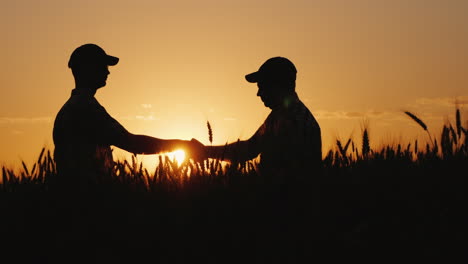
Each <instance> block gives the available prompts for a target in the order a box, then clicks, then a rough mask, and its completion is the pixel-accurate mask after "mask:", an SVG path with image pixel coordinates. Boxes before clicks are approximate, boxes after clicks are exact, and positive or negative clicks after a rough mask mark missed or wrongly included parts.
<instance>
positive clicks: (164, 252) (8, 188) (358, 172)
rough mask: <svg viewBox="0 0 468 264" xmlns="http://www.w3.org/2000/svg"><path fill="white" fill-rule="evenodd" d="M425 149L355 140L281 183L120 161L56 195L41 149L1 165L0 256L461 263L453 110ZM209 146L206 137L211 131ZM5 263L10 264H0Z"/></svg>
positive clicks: (209, 166)
mask: <svg viewBox="0 0 468 264" xmlns="http://www.w3.org/2000/svg"><path fill="white" fill-rule="evenodd" d="M405 114H406V115H407V116H408V117H409V118H411V119H412V120H414V121H415V122H417V123H418V124H419V125H420V126H421V128H422V129H423V130H425V131H426V132H427V133H428V140H427V142H424V143H422V142H418V141H414V142H413V143H410V144H407V145H406V144H405V145H401V144H393V145H388V146H384V147H381V148H379V149H372V148H371V147H370V145H371V144H370V139H371V135H370V134H369V131H368V128H364V129H363V131H362V135H361V136H362V144H361V145H360V146H358V145H357V144H355V140H354V139H352V138H349V139H347V140H346V141H343V142H341V141H340V140H337V142H336V147H335V148H334V149H330V150H329V151H328V152H327V153H326V155H325V158H324V159H323V162H322V168H321V170H319V171H304V172H303V174H304V175H302V177H300V179H301V180H300V181H296V182H294V183H291V184H287V185H278V184H277V183H275V182H274V181H271V179H270V178H269V177H268V175H263V174H262V173H259V171H258V169H257V163H256V162H255V161H249V162H245V163H241V164H228V165H227V166H222V165H221V162H220V161H219V160H216V159H212V160H209V161H204V162H202V163H196V162H193V161H191V160H186V161H184V162H183V163H182V164H180V165H179V164H176V163H175V162H174V161H172V160H171V159H169V158H167V157H165V156H163V155H161V156H159V162H158V166H157V167H156V169H155V170H154V171H151V172H149V171H148V170H147V169H145V168H144V166H143V164H142V163H140V162H138V161H137V158H136V157H133V159H132V161H130V162H128V161H125V160H122V161H116V162H115V166H114V168H113V174H112V175H113V177H112V181H111V182H108V183H106V185H105V186H94V187H95V188H93V189H92V190H90V191H89V192H85V193H75V192H72V191H70V190H67V189H64V190H60V191H51V189H50V186H49V185H48V179H50V178H51V177H54V176H55V175H56V169H55V163H54V160H53V157H52V155H51V152H50V150H47V149H45V148H44V149H42V151H41V153H40V155H39V157H38V159H37V162H36V163H34V164H33V165H32V166H28V165H27V164H25V163H24V162H23V163H22V164H21V168H20V170H19V172H18V171H17V170H16V171H15V170H13V169H12V168H6V167H2V181H1V184H0V190H1V191H0V212H1V217H0V226H1V227H2V231H0V234H1V237H2V240H3V241H4V242H6V243H3V244H4V246H3V247H2V254H1V257H2V258H3V259H5V260H6V259H7V258H10V257H11V258H13V259H15V260H21V261H26V262H28V263H140V262H145V263H147V261H146V260H147V259H149V260H151V261H150V262H151V263H153V262H154V263H187V262H192V261H203V262H205V263H206V262H210V263H245V262H249V263H250V262H252V263H253V262H254V263H310V262H312V261H319V260H320V259H322V258H326V259H327V260H330V261H333V262H334V261H346V260H361V261H363V260H370V261H373V262H378V263H379V262H382V261H387V260H388V261H400V262H401V260H402V259H404V260H405V261H404V262H422V261H427V260H431V261H434V260H438V261H440V262H442V261H443V262H447V263H455V262H456V261H458V260H460V258H464V256H465V246H464V243H463V241H465V234H464V231H463V230H464V225H465V223H464V220H463V219H465V218H464V210H463V209H464V208H465V206H466V204H465V202H464V195H465V192H466V184H465V182H466V179H465V178H466V175H468V135H467V129H466V128H465V127H463V126H462V121H461V117H460V111H459V110H458V109H457V111H456V124H455V125H452V124H450V123H447V124H446V125H445V126H444V127H443V130H442V131H441V133H440V135H439V136H434V134H431V133H430V130H429V129H428V127H427V126H426V124H425V123H424V122H423V121H422V120H421V119H419V118H418V117H417V116H416V115H414V114H412V113H410V112H405ZM207 125H208V130H209V137H210V140H211V139H212V133H213V131H212V130H211V127H210V125H209V123H207ZM5 263H9V262H5Z"/></svg>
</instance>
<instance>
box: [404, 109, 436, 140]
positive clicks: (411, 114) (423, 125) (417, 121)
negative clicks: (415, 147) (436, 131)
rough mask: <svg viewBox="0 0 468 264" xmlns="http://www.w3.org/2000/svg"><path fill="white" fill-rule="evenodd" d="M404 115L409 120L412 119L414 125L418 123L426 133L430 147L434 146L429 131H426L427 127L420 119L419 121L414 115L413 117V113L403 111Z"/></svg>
mask: <svg viewBox="0 0 468 264" xmlns="http://www.w3.org/2000/svg"><path fill="white" fill-rule="evenodd" d="M405 114H407V115H408V116H409V117H411V119H413V120H414V121H415V122H416V123H418V124H419V125H420V126H421V127H422V128H423V129H424V130H425V131H426V132H427V134H428V135H429V140H430V141H431V143H432V145H433V146H434V142H432V137H431V134H430V133H429V130H427V125H426V124H425V123H424V122H423V121H422V120H421V119H419V118H418V117H417V116H416V115H414V114H413V113H411V112H409V111H405Z"/></svg>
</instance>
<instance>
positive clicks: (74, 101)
mask: <svg viewBox="0 0 468 264" xmlns="http://www.w3.org/2000/svg"><path fill="white" fill-rule="evenodd" d="M126 134H128V132H127V130H126V129H125V128H124V127H123V126H122V125H121V124H119V122H117V120H115V119H114V118H112V117H111V116H110V115H109V114H108V113H107V111H106V109H105V108H104V107H102V106H101V105H100V104H99V102H98V101H97V100H96V98H94V93H92V92H91V91H86V90H79V89H74V90H73V91H72V94H71V97H70V99H68V101H67V102H66V103H65V104H64V105H63V107H62V108H61V109H60V111H59V112H58V114H57V117H56V119H55V123H54V130H53V139H54V144H55V150H54V159H55V161H56V164H57V170H58V173H59V174H63V175H65V176H66V177H67V178H69V176H70V177H72V175H77V176H79V177H81V178H82V180H86V181H92V182H94V181H96V180H98V181H99V180H100V177H105V175H108V172H109V169H111V168H112V167H113V158H112V150H111V148H110V145H112V144H113V143H115V142H118V141H119V139H121V138H122V137H124V136H125V135H126Z"/></svg>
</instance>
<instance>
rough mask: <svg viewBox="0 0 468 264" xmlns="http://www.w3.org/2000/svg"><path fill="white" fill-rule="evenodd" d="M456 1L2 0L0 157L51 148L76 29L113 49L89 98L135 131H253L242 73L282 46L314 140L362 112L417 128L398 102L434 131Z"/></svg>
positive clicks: (230, 138)
mask: <svg viewBox="0 0 468 264" xmlns="http://www.w3.org/2000/svg"><path fill="white" fill-rule="evenodd" d="M466 10H468V1H436V0H426V1H421V0H414V1H407V0H395V1H382V0H375V1H370V0H356V1H340V0H333V1H330V0H318V1H304V0H291V1H271V0H254V1H252V0H249V1H247V0H238V1H211V0H201V1H186V0H182V1H143V0H135V1H110V0H103V1H94V2H92V1H75V2H69V1H53V0H43V1H33V0H25V1H4V3H3V5H2V9H1V10H0V22H1V23H0V25H3V27H0V33H1V35H2V36H3V39H5V41H3V42H1V43H0V49H1V50H2V53H3V57H2V63H0V75H1V78H0V98H2V99H3V100H2V103H1V104H0V146H1V149H0V162H1V163H3V164H6V165H16V164H19V163H20V161H21V160H24V161H25V162H26V163H27V164H31V163H32V162H34V161H35V160H36V159H37V155H38V154H39V152H40V150H41V149H42V147H47V148H48V149H50V150H51V151H52V150H53V149H54V144H53V140H52V128H53V123H54V119H55V116H56V114H57V112H58V111H59V109H60V107H61V106H62V105H63V104H64V103H65V101H66V100H67V99H68V98H69V97H70V93H71V90H72V89H73V88H74V85H75V84H74V80H73V76H72V73H71V71H70V69H69V68H68V67H67V62H68V59H69V57H70V54H71V52H72V51H73V50H74V49H75V48H76V47H78V46H79V45H82V44H84V43H96V44H98V45H100V46H101V47H103V48H104V50H105V51H106V52H107V53H109V54H110V55H113V56H116V57H119V58H120V61H119V63H118V64H117V65H115V66H111V67H109V71H110V75H109V76H108V78H107V85H106V86H105V87H103V88H102V89H99V90H98V92H97V93H96V99H97V100H98V101H99V103H100V104H101V105H102V106H103V107H105V109H106V110H107V112H108V113H109V114H110V115H111V116H112V117H113V118H115V119H116V120H117V121H118V122H119V123H120V124H122V126H124V127H125V128H126V129H127V130H128V131H130V132H132V133H134V134H143V135H149V136H153V137H157V138H161V139H183V140H191V139H192V138H195V139H197V140H199V141H200V142H202V143H203V144H207V145H209V144H213V145H219V144H225V143H226V142H235V141H237V140H238V139H240V140H246V139H248V138H250V137H251V136H252V135H253V134H254V133H255V131H256V130H257V129H258V128H259V127H260V126H261V125H262V123H263V122H264V120H265V118H266V117H267V116H268V114H269V113H270V111H271V110H270V109H269V108H266V107H264V104H263V103H262V102H261V100H260V99H259V97H257V96H256V94H257V87H256V85H255V84H251V83H247V82H246V80H245V78H244V76H245V74H248V73H251V72H253V71H256V70H257V69H258V68H259V66H260V65H261V64H262V63H263V62H264V61H265V60H266V59H268V58H270V57H273V56H284V57H287V58H289V59H290V60H291V61H293V62H294V64H295V65H296V67H297V69H298V75H297V81H296V91H297V93H298V95H299V97H300V99H301V100H302V101H303V103H304V104H305V105H306V106H307V107H308V108H309V109H310V111H311V112H312V114H313V115H314V116H315V118H316V119H317V121H318V123H319V124H320V127H321V133H322V144H323V153H324V154H325V153H326V152H327V151H328V150H329V149H330V148H333V147H334V146H335V143H336V139H341V140H342V141H346V140H347V139H348V138H349V137H350V136H352V137H353V138H354V139H355V142H356V144H359V142H360V138H361V133H360V131H361V125H362V123H363V122H364V121H366V122H368V124H369V129H370V138H371V141H370V144H371V145H374V146H379V145H381V144H384V143H395V142H399V141H400V142H402V143H403V144H405V145H406V144H407V143H408V142H414V140H416V139H418V140H419V141H420V142H425V141H426V139H427V134H426V132H425V131H423V130H422V129H421V128H420V127H418V126H417V124H414V122H413V121H412V120H410V119H409V118H408V117H407V116H405V114H404V111H410V112H412V113H415V114H416V115H417V116H419V117H420V118H421V119H422V120H423V121H424V122H426V123H427V125H428V130H430V132H431V133H434V134H438V133H439V132H440V129H441V127H442V125H443V123H444V120H446V119H447V118H448V117H450V118H452V117H453V116H454V114H453V113H454V111H455V103H454V102H455V101H456V100H458V102H459V107H460V110H461V116H462V119H464V120H465V117H468V111H467V106H468V92H467V89H466V87H468V77H467V76H468V75H467V74H466V69H468V49H467V48H466V47H468V16H466ZM207 121H209V122H210V123H211V125H212V126H213V142H210V141H209V140H208V136H207V131H206V122H207ZM178 153H179V154H175V155H176V156H177V157H178V158H176V159H178V160H179V161H182V160H183V158H182V156H183V155H182V154H181V152H178ZM119 154H120V153H119ZM125 155H126V158H130V157H131V154H130V153H126V154H125ZM148 159H150V160H151V162H153V160H154V157H149V158H148ZM151 162H148V163H151Z"/></svg>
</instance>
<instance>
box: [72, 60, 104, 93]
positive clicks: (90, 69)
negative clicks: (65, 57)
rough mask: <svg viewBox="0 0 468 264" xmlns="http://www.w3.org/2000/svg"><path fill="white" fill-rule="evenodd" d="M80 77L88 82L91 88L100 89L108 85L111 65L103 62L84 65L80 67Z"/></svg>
mask: <svg viewBox="0 0 468 264" xmlns="http://www.w3.org/2000/svg"><path fill="white" fill-rule="evenodd" d="M78 71H79V78H80V79H81V80H82V81H84V82H85V83H87V84H88V85H89V86H91V87H90V88H95V89H99V88H101V87H104V86H105V85H106V81H107V76H108V75H109V73H110V72H109V66H107V65H106V64H102V63H94V64H87V65H82V66H81V67H79V69H78Z"/></svg>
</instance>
